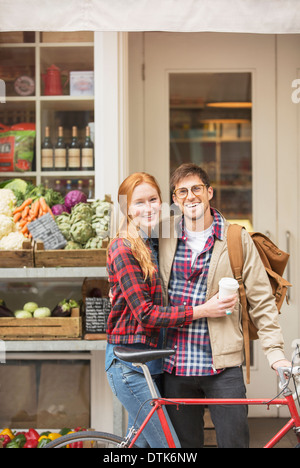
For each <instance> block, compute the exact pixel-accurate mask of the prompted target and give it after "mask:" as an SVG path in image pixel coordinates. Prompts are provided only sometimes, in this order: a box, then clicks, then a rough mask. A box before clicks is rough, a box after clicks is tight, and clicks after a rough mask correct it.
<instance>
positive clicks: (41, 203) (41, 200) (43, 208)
mask: <svg viewBox="0 0 300 468" xmlns="http://www.w3.org/2000/svg"><path fill="white" fill-rule="evenodd" d="M47 206H48V205H47V203H46V202H45V199H44V198H43V197H41V198H40V207H41V208H42V210H43V211H44V212H45V213H47Z"/></svg>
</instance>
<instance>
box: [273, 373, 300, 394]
mask: <svg viewBox="0 0 300 468" xmlns="http://www.w3.org/2000/svg"><path fill="white" fill-rule="evenodd" d="M277 371H278V375H279V378H280V383H279V388H280V389H281V390H285V389H286V388H287V386H288V384H289V379H290V377H292V376H294V377H295V380H296V381H297V391H298V393H300V366H295V367H293V368H291V367H278V369H277ZM295 385H296V382H295ZM296 396H297V392H296V393H295V394H294V399H295V398H296Z"/></svg>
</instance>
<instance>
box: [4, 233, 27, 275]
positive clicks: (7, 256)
mask: <svg viewBox="0 0 300 468" xmlns="http://www.w3.org/2000/svg"><path fill="white" fill-rule="evenodd" d="M23 267H27V268H33V267H34V256H33V245H32V243H31V241H30V240H28V239H26V240H24V242H23V248H22V249H20V250H0V268H23Z"/></svg>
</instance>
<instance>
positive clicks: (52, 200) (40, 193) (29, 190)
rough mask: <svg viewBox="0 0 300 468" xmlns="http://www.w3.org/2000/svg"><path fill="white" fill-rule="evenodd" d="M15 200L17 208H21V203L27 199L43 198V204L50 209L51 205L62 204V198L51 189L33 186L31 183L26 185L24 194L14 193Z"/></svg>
mask: <svg viewBox="0 0 300 468" xmlns="http://www.w3.org/2000/svg"><path fill="white" fill-rule="evenodd" d="M15 195H16V198H17V206H21V205H22V203H23V201H24V200H26V199H27V198H32V200H33V201H34V200H36V199H37V198H40V197H43V198H44V199H45V202H46V203H47V205H48V206H50V208H51V207H52V206H53V205H57V204H60V203H63V202H64V197H63V196H62V195H61V194H60V193H59V192H56V191H55V190H53V189H46V188H45V187H44V186H43V185H42V184H41V185H38V186H35V185H33V184H31V183H27V186H26V190H25V193H23V192H21V191H19V190H18V191H16V192H15Z"/></svg>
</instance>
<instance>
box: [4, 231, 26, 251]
mask: <svg viewBox="0 0 300 468" xmlns="http://www.w3.org/2000/svg"><path fill="white" fill-rule="evenodd" d="M24 240H25V237H24V236H23V234H21V232H11V233H10V234H8V236H4V237H2V239H1V240H0V250H19V249H22V245H23V241H24Z"/></svg>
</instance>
